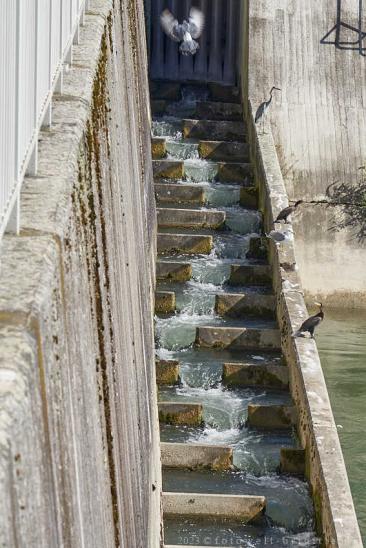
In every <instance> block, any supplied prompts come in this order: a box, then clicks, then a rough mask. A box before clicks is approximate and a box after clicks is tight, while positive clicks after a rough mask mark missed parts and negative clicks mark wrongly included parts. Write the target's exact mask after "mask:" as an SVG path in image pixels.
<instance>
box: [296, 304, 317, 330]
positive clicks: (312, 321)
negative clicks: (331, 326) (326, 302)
mask: <svg viewBox="0 0 366 548" xmlns="http://www.w3.org/2000/svg"><path fill="white" fill-rule="evenodd" d="M315 304H316V305H317V306H320V310H319V312H318V313H317V314H315V316H310V317H309V318H308V319H307V320H305V321H304V323H303V324H302V325H301V327H300V328H299V329H298V330H297V331H296V333H294V337H302V336H303V334H304V333H310V335H311V338H312V339H313V338H314V329H315V328H316V327H318V325H319V324H320V323H321V322H322V321H323V319H324V312H323V305H322V303H315Z"/></svg>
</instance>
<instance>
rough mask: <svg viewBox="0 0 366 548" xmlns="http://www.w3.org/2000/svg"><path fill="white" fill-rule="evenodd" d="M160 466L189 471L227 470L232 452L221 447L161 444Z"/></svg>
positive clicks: (230, 466)
mask: <svg viewBox="0 0 366 548" xmlns="http://www.w3.org/2000/svg"><path fill="white" fill-rule="evenodd" d="M160 447H161V459H162V465H163V466H166V467H168V468H189V469H190V470H199V469H210V470H229V469H230V468H232V465H233V450H232V448H231V447H225V446H222V445H198V444H192V443H191V444H188V443H161V444H160Z"/></svg>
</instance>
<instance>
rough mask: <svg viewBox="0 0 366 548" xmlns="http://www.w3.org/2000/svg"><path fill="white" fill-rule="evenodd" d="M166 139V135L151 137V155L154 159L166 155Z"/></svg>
mask: <svg viewBox="0 0 366 548" xmlns="http://www.w3.org/2000/svg"><path fill="white" fill-rule="evenodd" d="M166 154H167V152H166V139H165V137H152V138H151V155H152V157H153V160H158V159H161V158H165V157H166Z"/></svg>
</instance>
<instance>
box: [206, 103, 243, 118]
mask: <svg viewBox="0 0 366 548" xmlns="http://www.w3.org/2000/svg"><path fill="white" fill-rule="evenodd" d="M196 115H197V117H198V118H202V119H204V120H226V121H240V122H243V123H244V121H243V120H244V118H243V109H242V107H241V105H240V104H238V103H222V102H216V101H197V104H196Z"/></svg>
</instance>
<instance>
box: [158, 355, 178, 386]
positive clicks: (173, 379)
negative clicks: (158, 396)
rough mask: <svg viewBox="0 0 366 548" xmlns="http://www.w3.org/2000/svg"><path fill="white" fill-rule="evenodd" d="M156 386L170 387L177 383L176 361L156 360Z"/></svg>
mask: <svg viewBox="0 0 366 548" xmlns="http://www.w3.org/2000/svg"><path fill="white" fill-rule="evenodd" d="M155 366H156V384H157V385H158V386H172V385H174V384H178V382H179V361H178V360H156V361H155Z"/></svg>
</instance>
